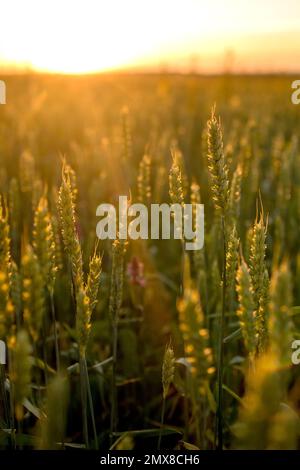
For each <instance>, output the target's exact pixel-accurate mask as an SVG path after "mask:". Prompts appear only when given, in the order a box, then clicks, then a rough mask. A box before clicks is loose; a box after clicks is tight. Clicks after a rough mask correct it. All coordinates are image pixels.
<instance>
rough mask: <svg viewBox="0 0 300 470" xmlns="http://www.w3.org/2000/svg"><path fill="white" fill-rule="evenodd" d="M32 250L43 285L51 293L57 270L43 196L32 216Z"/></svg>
mask: <svg viewBox="0 0 300 470" xmlns="http://www.w3.org/2000/svg"><path fill="white" fill-rule="evenodd" d="M33 248H34V251H35V254H36V255H37V258H38V260H39V263H40V267H41V272H42V276H43V280H44V285H45V287H47V288H48V289H49V292H50V291H51V292H52V291H53V289H54V283H55V276H56V270H57V269H56V263H55V242H54V235H53V228H52V223H51V217H50V213H49V210H48V201H47V199H46V197H45V196H42V197H41V199H40V200H39V203H38V206H37V208H36V211H35V214H34V226H33Z"/></svg>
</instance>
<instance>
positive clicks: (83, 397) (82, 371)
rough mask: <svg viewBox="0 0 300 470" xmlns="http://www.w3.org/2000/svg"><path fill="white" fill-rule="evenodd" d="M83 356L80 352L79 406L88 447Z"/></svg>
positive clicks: (87, 446)
mask: <svg viewBox="0 0 300 470" xmlns="http://www.w3.org/2000/svg"><path fill="white" fill-rule="evenodd" d="M84 361H85V357H84V355H82V354H81V353H80V356H79V369H80V392H81V408H82V432H83V439H84V443H85V446H86V448H87V449H88V448H89V432H88V419H87V387H86V376H85V365H84Z"/></svg>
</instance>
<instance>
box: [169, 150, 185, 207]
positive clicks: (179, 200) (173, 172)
mask: <svg viewBox="0 0 300 470" xmlns="http://www.w3.org/2000/svg"><path fill="white" fill-rule="evenodd" d="M175 156H176V155H174V154H173V155H172V157H173V162H172V166H171V169H170V174H169V194H170V199H171V201H172V203H173V204H181V205H183V204H184V191H183V183H182V173H181V169H180V167H179V165H178V163H177V161H176V158H175Z"/></svg>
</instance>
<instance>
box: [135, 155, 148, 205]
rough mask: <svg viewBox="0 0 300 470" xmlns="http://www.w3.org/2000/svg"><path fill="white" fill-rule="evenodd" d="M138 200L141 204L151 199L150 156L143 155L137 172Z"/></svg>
mask: <svg viewBox="0 0 300 470" xmlns="http://www.w3.org/2000/svg"><path fill="white" fill-rule="evenodd" d="M137 183H138V201H139V202H140V203H142V204H146V205H147V204H149V202H150V200H151V157H150V156H149V155H147V154H146V155H144V156H143V158H142V160H141V162H140V165H139V172H138V178H137Z"/></svg>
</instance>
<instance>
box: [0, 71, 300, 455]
mask: <svg viewBox="0 0 300 470" xmlns="http://www.w3.org/2000/svg"><path fill="white" fill-rule="evenodd" d="M291 82H292V77H267V76H266V77H254V76H253V77H242V76H241V77H238V76H236V77H234V76H224V77H206V78H204V77H202V78H201V77H197V76H176V75H174V76H172V75H161V76H159V75H157V76H156V75H153V76H150V75H149V76H142V75H141V76H138V75H132V76H118V75H103V76H99V77H82V78H74V77H60V76H53V77H50V76H31V75H28V76H27V75H26V76H17V77H7V80H6V84H7V104H6V105H5V106H1V108H0V191H1V205H0V339H1V340H3V341H5V343H6V349H7V354H6V356H7V364H6V365H0V370H1V377H0V447H1V448H7V449H8V448H23V449H24V448H37V449H63V448H67V447H77V446H80V447H86V448H99V449H109V448H110V447H111V448H116V449H132V448H138V449H142V448H143V449H157V448H160V449H182V448H200V449H201V450H202V449H213V448H219V449H220V448H223V449H230V448H231V449H236V448H238V449H295V448H298V447H299V430H300V426H299V412H300V410H299V400H300V366H297V365H293V364H292V359H291V357H292V352H293V349H292V343H293V341H294V340H297V339H299V334H300V318H299V315H300V307H299V305H300V251H299V243H300V142H299V129H300V109H298V108H297V106H294V105H292V104H291V100H290V91H291V89H290V86H291ZM120 195H127V196H128V198H130V199H131V201H132V202H142V203H144V204H146V205H147V206H149V204H151V203H164V202H167V203H170V202H171V201H172V202H177V203H179V204H181V205H182V206H184V204H186V203H190V202H193V203H200V202H201V203H203V204H204V207H205V242H204V248H203V249H202V250H200V251H194V252H192V251H191V252H185V250H184V243H182V241H181V240H128V241H126V242H125V241H124V240H121V239H118V238H117V239H116V240H115V241H113V242H112V241H109V240H105V241H101V240H100V241H98V240H97V237H96V224H97V221H98V218H97V217H96V208H97V206H98V205H99V204H101V203H103V202H107V203H112V204H116V205H117V204H118V197H119V196H120ZM193 446H194V447H193Z"/></svg>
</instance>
